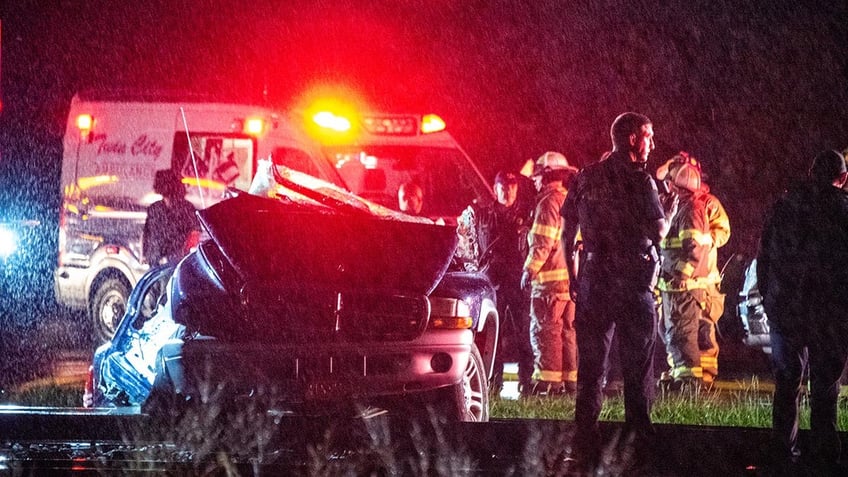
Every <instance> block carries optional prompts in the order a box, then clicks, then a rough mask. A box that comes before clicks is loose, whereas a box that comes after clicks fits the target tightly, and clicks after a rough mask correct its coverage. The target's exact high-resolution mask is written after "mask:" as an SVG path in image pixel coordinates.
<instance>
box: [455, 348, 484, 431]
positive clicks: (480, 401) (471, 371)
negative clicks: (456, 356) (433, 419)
mask: <svg viewBox="0 0 848 477" xmlns="http://www.w3.org/2000/svg"><path fill="white" fill-rule="evenodd" d="M486 374H487V373H486V367H485V365H484V364H483V357H482V356H481V355H480V349H479V348H477V345H476V344H475V345H472V346H471V355H470V356H469V358H468V365H467V366H466V367H465V371H464V372H463V375H462V383H461V384H460V385H461V386H462V410H463V416H461V418H460V420H462V421H471V422H486V421H488V420H489V382H488V379H487V378H486Z"/></svg>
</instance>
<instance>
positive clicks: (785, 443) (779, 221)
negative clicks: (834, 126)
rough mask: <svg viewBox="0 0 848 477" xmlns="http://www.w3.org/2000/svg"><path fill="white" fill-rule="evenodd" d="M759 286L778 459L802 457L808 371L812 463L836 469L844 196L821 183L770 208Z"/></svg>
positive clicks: (847, 302)
mask: <svg viewBox="0 0 848 477" xmlns="http://www.w3.org/2000/svg"><path fill="white" fill-rule="evenodd" d="M831 152H832V151H831ZM832 154H833V155H836V153H835V152H832ZM840 158H841V156H840ZM816 159H817V161H818V160H819V157H817V158H816ZM825 159H826V158H825ZM831 159H832V160H833V161H835V162H836V161H838V160H837V159H836V158H835V157H832V158H831ZM837 166H838V162H837ZM834 167H836V166H834ZM841 170H842V171H843V173H844V171H845V167H844V163H843V165H842V167H841ZM757 281H758V286H759V289H760V292H761V293H762V295H763V307H764V308H765V311H766V314H767V315H768V318H769V322H770V324H771V330H770V338H771V346H772V365H773V367H774V375H775V390H774V405H773V408H772V420H773V427H774V433H775V436H774V437H775V439H776V441H777V444H778V448H779V451H780V455H779V456H778V457H779V458H780V459H788V460H790V461H794V460H795V459H797V457H798V456H799V454H800V452H799V449H798V445H797V441H798V403H799V400H800V394H801V387H802V377H803V375H804V368H805V367H807V366H809V375H810V386H811V393H810V408H811V411H810V431H811V437H812V439H811V440H812V448H813V451H814V456H815V457H816V458H817V459H818V462H819V463H822V464H825V465H835V463H836V462H838V460H839V455H840V452H841V451H840V442H839V437H838V434H837V428H836V418H837V398H838V395H839V377H840V374H841V373H842V369H843V367H844V365H845V361H846V357H848V293H846V292H845V287H846V285H845V284H846V283H848V195H846V193H845V191H843V190H841V189H839V188H837V187H835V186H833V185H831V184H829V183H824V182H820V183H818V184H816V183H809V184H803V185H800V186H796V187H794V188H793V189H792V190H790V191H789V192H788V193H787V194H786V195H784V196H783V197H782V198H781V199H779V200H778V201H777V202H776V203H775V205H774V206H773V207H772V209H771V211H770V214H769V216H768V218H767V220H766V224H765V227H764V229H763V236H762V239H761V244H760V253H759V255H758V258H757Z"/></svg>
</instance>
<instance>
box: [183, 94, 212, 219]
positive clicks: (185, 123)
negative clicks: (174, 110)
mask: <svg viewBox="0 0 848 477" xmlns="http://www.w3.org/2000/svg"><path fill="white" fill-rule="evenodd" d="M180 114H182V116H183V127H184V128H185V133H186V140H187V141H188V153H189V154H191V164H192V165H193V166H194V180H195V183H196V184H197V193H198V195H200V207H201V208H203V209H205V208H206V200H204V198H203V187H200V173H198V172H197V156H195V155H194V147H193V146H192V145H191V135H190V134H189V133H188V121H186V114H185V109H183V107H182V106H180Z"/></svg>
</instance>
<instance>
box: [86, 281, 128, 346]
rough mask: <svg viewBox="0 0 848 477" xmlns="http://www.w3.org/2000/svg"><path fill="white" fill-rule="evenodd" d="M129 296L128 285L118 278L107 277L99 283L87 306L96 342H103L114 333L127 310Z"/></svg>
mask: <svg viewBox="0 0 848 477" xmlns="http://www.w3.org/2000/svg"><path fill="white" fill-rule="evenodd" d="M129 296H130V287H129V285H128V284H127V283H126V282H125V281H124V280H122V279H120V278H107V279H105V280H103V281H102V282H100V283H99V285H98V286H97V290H95V292H94V296H93V298H92V300H91V305H90V308H89V316H90V318H91V323H92V327H93V334H94V339H95V342H96V343H98V344H101V343H105V342H107V341H109V340H111V339H112V337H113V336H114V335H115V330H116V329H117V328H118V323H120V321H121V318H123V317H124V313H125V312H126V311H127V300H128V298H129Z"/></svg>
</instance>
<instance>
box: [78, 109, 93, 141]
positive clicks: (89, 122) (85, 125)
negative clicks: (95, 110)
mask: <svg viewBox="0 0 848 477" xmlns="http://www.w3.org/2000/svg"><path fill="white" fill-rule="evenodd" d="M92 127H94V118H93V117H91V115H90V114H80V115H79V116H77V129H79V131H80V135H81V136H82V137H87V136H88V135H89V133H91V128H92Z"/></svg>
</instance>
